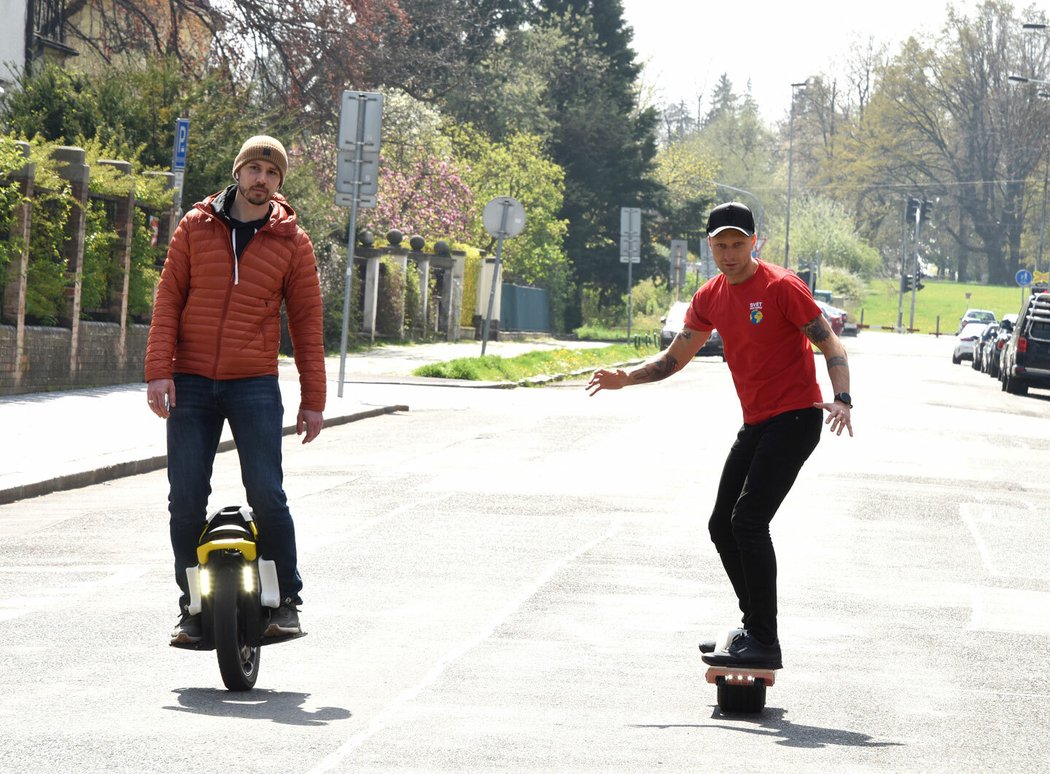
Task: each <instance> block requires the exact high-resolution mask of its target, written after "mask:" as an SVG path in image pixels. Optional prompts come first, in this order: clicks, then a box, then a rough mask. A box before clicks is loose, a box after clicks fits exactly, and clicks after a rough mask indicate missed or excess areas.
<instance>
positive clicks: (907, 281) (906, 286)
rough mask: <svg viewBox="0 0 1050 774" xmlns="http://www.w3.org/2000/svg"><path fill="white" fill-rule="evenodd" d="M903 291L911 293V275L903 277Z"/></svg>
mask: <svg viewBox="0 0 1050 774" xmlns="http://www.w3.org/2000/svg"><path fill="white" fill-rule="evenodd" d="M901 293H911V275H910V274H905V275H904V276H903V277H901Z"/></svg>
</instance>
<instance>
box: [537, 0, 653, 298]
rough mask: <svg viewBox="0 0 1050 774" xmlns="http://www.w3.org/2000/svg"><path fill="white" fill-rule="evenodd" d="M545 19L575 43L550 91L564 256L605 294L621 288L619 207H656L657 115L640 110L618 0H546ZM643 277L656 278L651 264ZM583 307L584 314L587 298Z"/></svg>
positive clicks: (635, 67)
mask: <svg viewBox="0 0 1050 774" xmlns="http://www.w3.org/2000/svg"><path fill="white" fill-rule="evenodd" d="M542 5H543V8H544V11H545V13H544V21H545V23H546V24H548V25H550V26H553V27H556V28H558V29H560V30H561V31H562V32H563V33H564V34H565V35H566V36H568V37H570V38H572V39H574V40H575V46H574V47H573V48H571V49H568V50H566V51H565V52H564V54H565V59H564V60H563V61H562V62H561V66H562V67H561V70H560V73H559V76H558V78H557V79H556V80H553V81H552V83H551V87H550V92H549V95H550V99H551V102H552V104H553V109H554V116H555V119H556V120H555V126H556V128H555V129H554V131H553V134H552V137H551V140H550V146H549V147H550V152H551V156H552V158H553V160H554V161H555V162H556V163H557V164H558V165H559V166H560V167H562V168H563V169H564V170H565V189H566V196H565V204H564V206H563V208H562V217H563V218H564V219H565V220H567V221H568V223H569V233H568V236H567V239H566V250H567V252H568V254H569V256H570V259H571V260H572V262H573V267H574V269H575V273H576V279H577V281H578V282H579V283H582V284H587V285H593V286H595V287H597V288H599V289H600V290H601V292H602V293H603V295H605V296H606V297H611V294H612V293H613V292H614V291H615V290H616V289H617V288H618V286H619V284H620V276H619V275H620V271H619V269H620V264H619V263H618V262H617V261H616V259H615V256H616V255H617V254H618V240H619V230H620V208H621V207H625V206H641V207H642V208H643V209H652V208H653V206H654V205H655V204H656V203H657V197H658V185H657V184H656V183H655V182H654V181H653V180H652V179H651V178H650V177H648V174H647V173H648V171H649V169H650V166H651V163H652V160H653V158H654V157H655V155H656V139H655V133H656V112H655V110H653V109H644V110H640V109H638V106H637V92H636V89H635V83H636V81H637V78H638V74H639V66H638V65H637V63H636V62H635V61H634V52H633V51H632V50H631V49H630V45H629V44H630V39H631V32H630V28H628V27H626V26H625V25H624V22H623V8H622V6H621V4H620V2H619V0H593V2H587V1H586V0H564V1H561V0H545V2H543V4H542ZM643 267H644V268H642V271H643V272H645V271H649V272H652V271H654V270H655V266H654V265H653V262H652V261H649V262H646V263H643ZM578 300H579V303H578V304H577V309H580V308H582V297H580V298H579V299H578Z"/></svg>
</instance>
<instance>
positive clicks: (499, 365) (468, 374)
mask: <svg viewBox="0 0 1050 774" xmlns="http://www.w3.org/2000/svg"><path fill="white" fill-rule="evenodd" d="M656 352H659V346H658V345H655V344H645V343H644V342H643V343H641V344H639V346H634V345H633V344H613V345H611V346H608V347H596V348H592V349H554V350H549V351H537V352H527V353H525V354H524V355H518V356H516V357H500V356H499V355H485V356H484V357H461V358H456V359H455V360H446V361H444V362H442V363H431V364H429V365H425V366H420V367H419V368H417V369H416V370H415V371H413V372H412V375H413V376H430V377H436V378H439V379H466V380H468V381H475V382H514V383H520V382H524V381H525V380H527V379H531V378H533V377H537V376H559V375H562V374H571V373H574V372H576V371H581V370H584V369H589V368H601V367H603V366H610V365H612V364H614V363H623V362H625V361H627V360H636V359H638V358H645V357H649V355H652V354H655V353H656Z"/></svg>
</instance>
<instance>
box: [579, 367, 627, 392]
mask: <svg viewBox="0 0 1050 774" xmlns="http://www.w3.org/2000/svg"><path fill="white" fill-rule="evenodd" d="M626 385H627V372H626V371H624V370H623V369H622V368H617V369H616V370H615V371H610V370H609V369H607V368H599V369H598V370H597V371H595V372H594V373H593V374H592V375H591V380H590V381H589V382H587V391H588V393H590V394H591V395H592V396H593V395H597V394H598V393H599V392H601V391H602V390H619V389H621V388H623V387H625V386H626Z"/></svg>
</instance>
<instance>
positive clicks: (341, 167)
mask: <svg viewBox="0 0 1050 774" xmlns="http://www.w3.org/2000/svg"><path fill="white" fill-rule="evenodd" d="M355 163H356V161H355V159H354V152H353V151H339V156H338V163H337V164H336V167H335V190H336V191H338V192H339V193H342V194H353V193H354V164H355ZM378 191H379V154H378V153H366V154H363V155H362V157H361V171H360V172H359V173H358V179H357V195H358V196H360V197H365V196H375V195H376V193H377V192H378Z"/></svg>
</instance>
